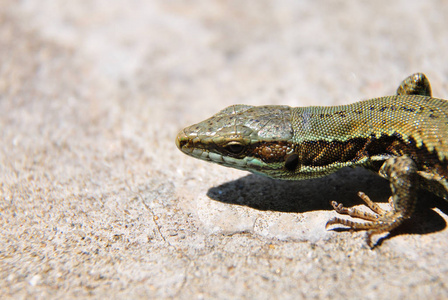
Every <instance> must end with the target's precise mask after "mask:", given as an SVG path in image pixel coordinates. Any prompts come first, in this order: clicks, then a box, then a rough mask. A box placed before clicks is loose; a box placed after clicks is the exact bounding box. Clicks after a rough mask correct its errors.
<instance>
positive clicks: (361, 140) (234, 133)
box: [176, 73, 448, 247]
mask: <svg viewBox="0 0 448 300" xmlns="http://www.w3.org/2000/svg"><path fill="white" fill-rule="evenodd" d="M176 145H177V147H178V148H179V149H180V150H181V151H182V152H184V153H185V154H187V155H190V156H193V157H196V158H199V159H202V160H206V161H210V162H214V163H218V164H221V165H224V166H226V167H232V168H237V169H240V170H245V171H250V172H253V173H257V174H261V175H265V176H268V177H272V178H277V179H287V180H302V179H309V178H316V177H322V176H325V175H328V174H331V173H333V172H335V171H337V170H339V169H340V168H342V167H347V166H349V167H355V166H361V167H364V168H367V169H370V170H372V171H374V172H377V173H378V174H379V175H380V176H382V177H384V178H386V179H388V180H389V182H390V186H391V190H392V196H391V197H390V199H389V203H390V204H391V210H390V211H385V210H383V209H381V208H380V207H379V206H378V205H376V204H375V203H373V202H372V201H371V200H370V199H369V198H368V197H367V196H366V195H365V194H364V193H362V192H359V196H360V197H361V198H362V199H363V200H364V202H366V204H367V206H368V207H369V208H370V209H371V210H372V211H373V213H365V212H362V211H360V210H358V209H354V208H346V207H344V206H342V204H338V203H336V202H334V201H333V202H332V205H333V207H334V209H335V210H336V211H337V212H338V213H340V214H348V215H350V216H352V217H355V218H360V219H364V220H367V221H368V222H364V223H358V222H354V221H351V220H345V219H341V218H333V219H331V220H329V221H328V222H327V226H329V225H332V224H342V225H345V226H348V227H350V228H351V229H355V230H367V243H368V244H369V245H370V246H371V247H372V242H371V236H372V235H373V234H378V233H383V232H390V231H391V230H393V229H394V228H396V227H397V226H399V225H400V224H401V223H402V222H403V221H404V220H406V219H408V218H410V217H411V215H412V213H413V211H414V207H415V203H416V201H417V197H416V190H417V189H418V188H424V189H427V190H429V191H431V192H433V193H434V194H436V195H438V196H439V197H442V198H444V199H445V200H447V199H448V165H447V160H448V101H446V100H443V99H437V98H432V96H431V87H430V84H429V81H428V80H427V78H426V76H425V75H424V74H422V73H416V74H413V75H411V76H409V77H407V78H406V79H405V80H404V81H403V82H402V83H401V85H400V87H399V88H398V90H397V95H394V96H387V97H381V98H374V99H370V100H365V101H360V102H357V103H353V104H349V105H341V106H330V107H324V106H311V107H295V108H293V107H289V106H248V105H234V106H230V107H228V108H226V109H224V110H222V111H220V112H219V113H217V114H216V115H214V116H212V117H211V118H209V119H207V120H205V121H203V122H201V123H198V124H196V125H192V126H190V127H187V128H185V129H184V130H182V131H181V132H180V133H179V134H178V136H177V138H176Z"/></svg>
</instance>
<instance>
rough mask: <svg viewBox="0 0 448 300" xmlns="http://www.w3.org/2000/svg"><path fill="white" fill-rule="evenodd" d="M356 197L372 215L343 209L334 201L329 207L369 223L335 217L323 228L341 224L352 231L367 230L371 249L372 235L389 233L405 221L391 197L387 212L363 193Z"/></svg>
mask: <svg viewBox="0 0 448 300" xmlns="http://www.w3.org/2000/svg"><path fill="white" fill-rule="evenodd" d="M358 196H359V197H360V198H361V199H362V200H363V201H364V202H365V203H366V205H367V207H368V208H370V210H372V211H373V213H372V212H364V211H361V210H359V209H357V208H353V207H352V208H347V207H344V206H343V205H342V204H341V203H337V202H336V201H331V205H332V206H333V208H334V210H335V211H336V212H337V213H339V214H341V215H349V216H350V217H353V218H358V219H362V220H366V221H369V222H364V223H360V222H354V221H350V220H346V219H341V218H338V217H336V218H332V219H330V220H329V221H328V222H327V224H326V225H325V228H328V226H330V225H333V224H342V225H344V226H347V227H349V228H350V229H352V230H367V235H366V242H367V245H369V247H370V248H373V247H374V245H373V244H372V240H371V237H372V235H374V234H380V233H384V232H390V231H391V230H392V229H394V228H396V227H397V226H399V225H400V224H401V223H402V222H403V221H404V220H405V218H404V217H403V215H402V214H401V213H400V212H398V211H397V210H396V209H395V206H394V203H393V201H392V197H390V198H389V205H390V206H391V208H392V210H390V211H387V210H384V209H382V208H381V207H379V206H378V204H376V203H374V202H373V201H372V200H370V198H369V197H368V196H367V195H366V194H364V193H363V192H358Z"/></svg>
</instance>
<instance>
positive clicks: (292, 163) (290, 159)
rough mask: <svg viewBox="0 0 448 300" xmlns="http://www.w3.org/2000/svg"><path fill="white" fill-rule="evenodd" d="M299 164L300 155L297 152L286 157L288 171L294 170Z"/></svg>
mask: <svg viewBox="0 0 448 300" xmlns="http://www.w3.org/2000/svg"><path fill="white" fill-rule="evenodd" d="M298 165H299V155H297V153H293V154H291V155H288V156H287V157H286V159H285V168H286V169H287V170H288V171H294V170H295V169H296V168H297V166H298Z"/></svg>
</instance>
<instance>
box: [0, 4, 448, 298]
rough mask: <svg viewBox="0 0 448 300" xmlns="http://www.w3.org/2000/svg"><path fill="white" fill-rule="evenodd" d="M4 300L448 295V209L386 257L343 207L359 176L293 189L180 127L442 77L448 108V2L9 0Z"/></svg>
mask: <svg viewBox="0 0 448 300" xmlns="http://www.w3.org/2000/svg"><path fill="white" fill-rule="evenodd" d="M0 6H1V7H2V9H1V10H0V61H1V63H0V130H1V132H0V195H1V200H0V201H1V202H0V226H1V234H0V296H1V298H2V299H5V298H41V299H42V298H43V299H49V298H75V297H76V298H89V297H92V298H101V299H104V298H111V299H116V298H134V299H135V298H182V299H212V298H221V299H230V298H246V299H287V298H294V299H297V298H331V299H345V298H365V299H380V298H388V299H401V298H404V297H405V298H407V299H425V298H432V299H442V298H448V286H447V282H448V260H447V259H446V257H447V251H448V250H447V249H448V230H447V229H446V227H447V225H446V224H447V222H448V216H447V214H448V204H447V203H446V202H445V201H443V200H440V199H437V198H435V197H433V196H431V195H428V194H426V193H422V195H420V200H421V201H420V203H421V205H420V206H419V208H418V213H417V214H416V216H415V217H414V218H413V219H412V221H411V222H408V224H406V225H405V226H403V227H402V228H400V230H398V231H396V232H395V233H394V234H393V235H392V236H391V237H389V238H386V239H384V240H383V241H382V243H381V245H380V246H379V247H377V248H376V249H374V250H370V249H369V248H368V247H366V245H365V242H364V236H365V234H364V233H363V232H357V233H350V232H348V231H337V230H332V231H327V230H325V228H324V227H325V222H326V220H328V219H329V218H331V217H333V216H335V212H334V211H332V209H331V206H330V204H329V201H330V200H337V201H343V202H344V204H346V205H359V204H361V201H360V200H359V199H357V196H356V193H357V191H358V190H362V191H365V192H366V193H368V194H369V195H370V196H371V197H372V198H373V199H375V200H377V201H380V202H383V203H382V204H381V205H382V206H387V204H386V203H384V202H386V200H387V198H388V196H389V194H390V191H389V187H388V184H387V182H385V181H384V180H382V179H380V178H379V177H377V176H375V175H374V174H370V173H369V172H367V171H364V170H358V169H354V170H353V169H347V170H342V171H340V172H338V173H336V174H333V175H331V176H328V177H326V178H322V179H316V180H309V181H303V182H298V183H294V182H281V181H274V180H270V179H266V178H262V177H259V176H255V175H248V174H247V173H245V172H242V171H237V170H232V169H228V168H224V167H221V166H218V165H212V164H208V163H206V162H201V161H198V160H195V159H193V158H190V157H188V156H186V155H184V154H182V153H181V152H180V151H178V149H177V148H176V146H175V144H174V139H175V136H176V134H177V132H178V131H179V130H180V129H181V128H183V127H185V126H187V125H191V124H193V123H196V122H199V121H201V120H203V119H205V118H207V117H209V116H211V115H212V114H214V113H216V112H217V111H219V110H220V109H222V108H224V107H226V106H228V105H231V104H236V103H244V104H251V105H261V104H285V105H291V106H304V105H336V104H343V103H351V102H354V101H357V100H360V99H366V98H371V97H377V96H384V95H389V94H393V93H395V90H396V88H397V86H398V84H399V83H400V81H401V80H402V79H403V78H405V77H406V76H407V75H409V74H411V73H414V72H417V71H421V72H425V73H426V74H427V75H428V77H429V79H430V81H431V83H432V87H433V92H434V95H435V96H438V97H441V98H448V64H447V61H448V19H447V18H446V16H447V15H448V3H447V2H446V1H417V0H416V1H409V0H408V1H405V0H403V1H383V0H380V1H372V2H367V1H357V2H355V1H342V0H340V1H293V0H280V1H268V0H256V1H255V0H253V1H237V0H233V1H219V0H208V1H205V0H190V1H181V0H176V1H156V0H153V1H141V0H131V1H106V0H90V1H71V2H69V1H51V0H41V1H30V0H28V1H12V0H11V1H7V0H0Z"/></svg>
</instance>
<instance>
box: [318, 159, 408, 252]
mask: <svg viewBox="0 0 448 300" xmlns="http://www.w3.org/2000/svg"><path fill="white" fill-rule="evenodd" d="M379 174H380V175H381V176H382V177H384V178H386V179H388V180H389V182H390V187H391V190H392V196H391V197H390V198H389V203H390V205H391V210H390V211H385V210H383V209H381V208H380V207H379V206H378V205H377V204H375V203H374V202H372V201H371V200H370V198H369V197H368V196H367V195H365V194H364V193H362V192H359V193H358V195H359V196H360V197H361V199H362V200H363V201H364V202H365V203H366V205H367V206H368V207H369V208H370V209H371V210H372V211H373V212H374V213H367V212H363V211H361V210H359V209H357V208H346V207H344V206H343V205H342V204H338V203H337V202H336V201H332V203H331V204H332V206H333V208H334V209H335V210H336V212H338V213H339V214H346V215H349V216H351V217H354V218H360V219H364V220H367V221H368V222H364V223H359V222H354V221H350V220H345V219H341V218H337V217H336V218H333V219H331V220H329V221H328V222H327V224H326V228H328V226H330V225H333V224H342V225H345V226H348V227H350V228H351V229H354V230H367V236H366V239H367V244H368V245H369V246H370V247H372V241H371V237H372V235H374V234H379V233H383V232H390V231H391V230H393V229H394V228H396V227H398V226H399V225H400V224H401V223H403V221H404V220H406V219H408V218H410V217H411V215H412V213H413V211H414V207H415V203H416V200H417V198H416V197H417V196H416V190H417V182H416V181H417V166H416V164H415V162H414V161H413V160H412V159H411V158H410V157H409V156H400V157H393V158H390V159H388V160H386V161H385V162H384V164H383V166H382V167H381V169H380V171H379Z"/></svg>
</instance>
